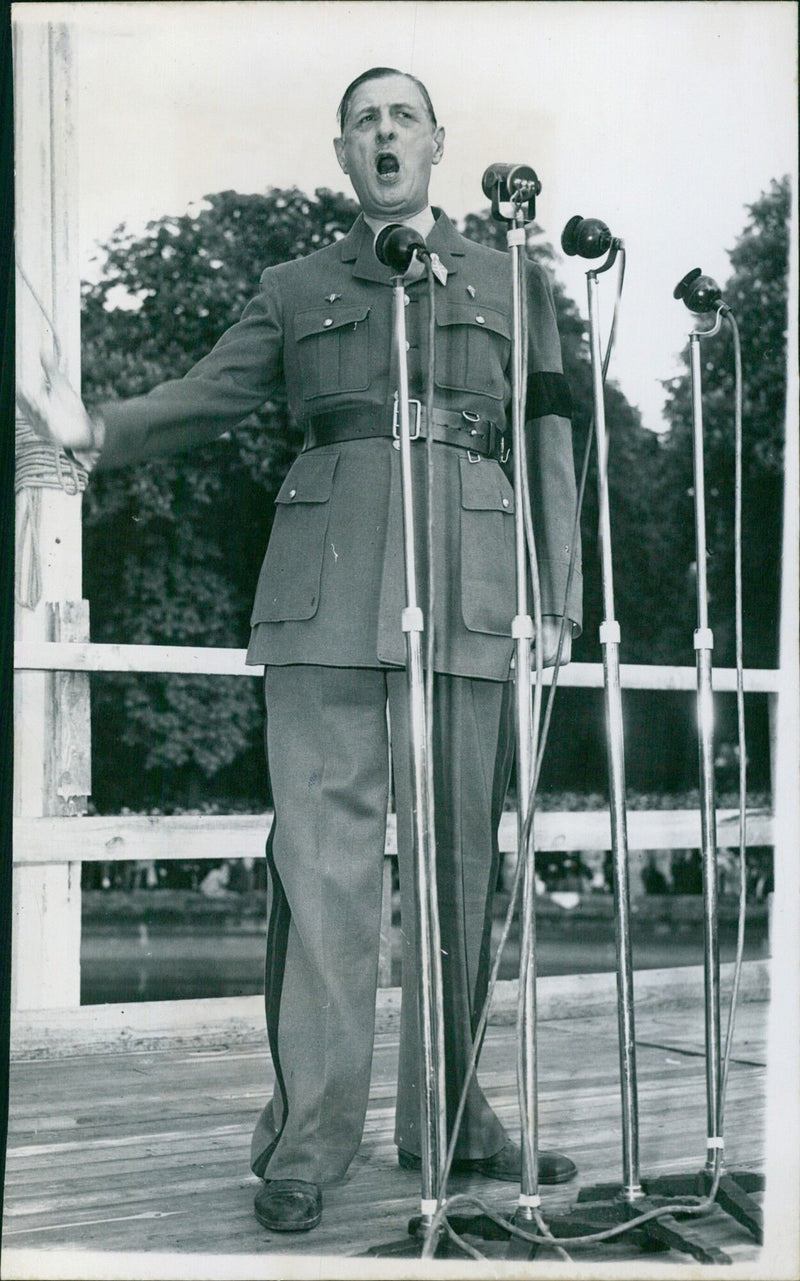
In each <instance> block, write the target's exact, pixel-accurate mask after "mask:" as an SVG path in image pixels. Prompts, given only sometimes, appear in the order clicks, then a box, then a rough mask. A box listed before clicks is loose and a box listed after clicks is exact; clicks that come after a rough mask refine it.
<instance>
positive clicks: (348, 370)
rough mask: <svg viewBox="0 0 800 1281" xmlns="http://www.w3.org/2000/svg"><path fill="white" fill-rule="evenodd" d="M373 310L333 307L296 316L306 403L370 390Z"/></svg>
mask: <svg viewBox="0 0 800 1281" xmlns="http://www.w3.org/2000/svg"><path fill="white" fill-rule="evenodd" d="M369 311H370V309H369V307H365V306H358V307H338V306H331V307H329V308H325V309H320V308H315V309H314V310H313V311H301V312H299V313H298V314H297V315H296V316H295V318H294V337H295V343H296V345H297V356H298V360H299V363H300V376H301V379H302V386H303V397H304V399H305V400H314V399H315V398H316V397H318V396H336V395H339V394H341V393H342V392H350V391H364V390H365V389H366V388H367V387H369V384H370V362H369Z"/></svg>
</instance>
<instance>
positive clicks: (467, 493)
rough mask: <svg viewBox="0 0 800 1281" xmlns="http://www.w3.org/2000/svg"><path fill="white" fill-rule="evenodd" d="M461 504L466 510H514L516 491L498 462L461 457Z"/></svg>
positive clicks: (509, 511)
mask: <svg viewBox="0 0 800 1281" xmlns="http://www.w3.org/2000/svg"><path fill="white" fill-rule="evenodd" d="M461 506H462V507H463V509H464V511H480V512H487V511H489V512H490V511H499V512H504V513H507V514H510V513H513V511H514V491H513V489H512V488H511V485H510V484H509V483H508V481H507V479H506V477H505V475H504V474H503V472H502V471H501V470H500V467H499V466H498V464H497V463H493V462H481V463H471V462H470V461H469V460H468V459H467V458H462V459H461Z"/></svg>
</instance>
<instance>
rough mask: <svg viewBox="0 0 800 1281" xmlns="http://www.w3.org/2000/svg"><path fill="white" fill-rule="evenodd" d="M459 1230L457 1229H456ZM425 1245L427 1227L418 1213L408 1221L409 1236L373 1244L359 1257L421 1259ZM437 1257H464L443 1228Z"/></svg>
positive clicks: (462, 1252) (438, 1243)
mask: <svg viewBox="0 0 800 1281" xmlns="http://www.w3.org/2000/svg"><path fill="white" fill-rule="evenodd" d="M456 1230H457V1229H456ZM424 1245H425V1228H424V1226H423V1222H422V1217H421V1215H419V1214H416V1215H415V1216H414V1218H413V1219H409V1222H408V1236H405V1237H399V1238H398V1240H396V1241H387V1242H386V1243H385V1244H384V1245H372V1246H370V1248H369V1249H368V1250H365V1251H364V1252H363V1254H362V1255H359V1258H364V1259H366V1258H373V1259H374V1258H378V1259H419V1258H420V1257H421V1255H422V1250H423V1247H424ZM433 1257H434V1258H436V1259H463V1258H464V1251H463V1250H459V1248H458V1246H457V1245H456V1244H455V1243H454V1242H453V1241H451V1240H450V1238H449V1237H448V1236H447V1234H446V1232H444V1230H442V1233H441V1235H440V1237H439V1240H438V1241H437V1243H436V1249H435V1250H434V1255H433Z"/></svg>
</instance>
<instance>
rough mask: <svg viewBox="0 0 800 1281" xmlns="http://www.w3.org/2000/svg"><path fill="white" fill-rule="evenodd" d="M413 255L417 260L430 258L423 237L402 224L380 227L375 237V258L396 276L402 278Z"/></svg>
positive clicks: (394, 223) (429, 252)
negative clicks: (389, 268)
mask: <svg viewBox="0 0 800 1281" xmlns="http://www.w3.org/2000/svg"><path fill="white" fill-rule="evenodd" d="M415 254H416V255H417V257H418V258H430V256H431V251H430V249H429V248H428V246H427V245H426V244H425V240H424V237H423V236H421V235H420V233H419V232H418V231H415V230H414V228H413V227H406V226H405V225H404V224H403V223H402V222H390V223H389V224H388V225H387V226H386V227H381V229H380V231H379V232H378V234H377V236H376V237H375V257H376V258H377V259H378V262H382V263H383V265H384V267H391V269H392V271H394V272H396V273H397V275H400V276H402V275H404V274H405V273H406V272H407V271H408V269H409V267H410V266H411V261H412V259H413V257H414V255H415Z"/></svg>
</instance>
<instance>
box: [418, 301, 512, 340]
mask: <svg viewBox="0 0 800 1281" xmlns="http://www.w3.org/2000/svg"><path fill="white" fill-rule="evenodd" d="M436 324H437V325H441V326H448V325H471V326H473V328H475V329H488V330H490V331H491V332H492V333H493V334H499V335H500V337H501V338H507V339H508V341H509V342H510V341H511V330H510V329H509V325H508V321H507V319H506V317H505V316H504V315H503V313H502V312H501V311H493V310H492V308H491V307H481V306H480V305H479V304H478V303H475V302H469V303H466V302H448V303H447V304H446V306H444V307H443V306H442V305H441V304H439V306H438V307H437V310H436Z"/></svg>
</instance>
